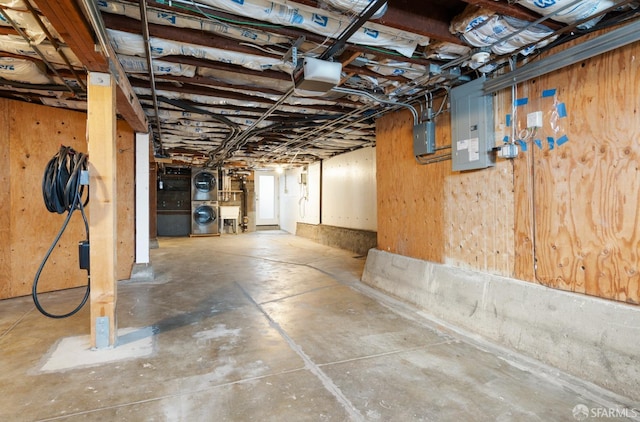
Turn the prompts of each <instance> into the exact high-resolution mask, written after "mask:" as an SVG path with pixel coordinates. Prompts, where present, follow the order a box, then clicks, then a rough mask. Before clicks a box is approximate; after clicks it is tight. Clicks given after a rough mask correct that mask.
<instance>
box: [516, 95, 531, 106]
mask: <svg viewBox="0 0 640 422" xmlns="http://www.w3.org/2000/svg"><path fill="white" fill-rule="evenodd" d="M528 102H529V98H527V97H524V98H518V99H517V100H516V101H515V102H514V104H515V106H516V107H520V106H523V105H526V104H527V103H528Z"/></svg>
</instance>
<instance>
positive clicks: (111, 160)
mask: <svg viewBox="0 0 640 422" xmlns="http://www.w3.org/2000/svg"><path fill="white" fill-rule="evenodd" d="M87 114H88V121H87V136H88V141H89V147H88V150H89V191H90V195H91V197H90V201H89V212H90V215H89V217H90V224H89V242H90V245H91V247H90V260H91V262H90V265H91V296H90V301H91V347H93V348H97V349H102V348H106V347H113V346H115V343H116V338H117V324H116V299H117V291H116V265H117V262H116V256H117V254H116V245H117V231H116V228H117V213H116V211H117V204H116V200H117V195H116V88H115V82H114V80H113V77H112V76H111V75H109V74H107V73H98V72H90V73H89V84H88V113H87Z"/></svg>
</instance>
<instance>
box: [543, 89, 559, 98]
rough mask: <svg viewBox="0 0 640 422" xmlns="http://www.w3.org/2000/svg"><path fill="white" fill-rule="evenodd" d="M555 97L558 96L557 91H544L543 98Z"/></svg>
mask: <svg viewBox="0 0 640 422" xmlns="http://www.w3.org/2000/svg"><path fill="white" fill-rule="evenodd" d="M554 95H556V89H555V88H554V89H545V90H544V91H542V98H546V97H553V96H554Z"/></svg>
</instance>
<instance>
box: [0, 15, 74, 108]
mask: <svg viewBox="0 0 640 422" xmlns="http://www.w3.org/2000/svg"><path fill="white" fill-rule="evenodd" d="M0 15H2V17H3V19H4V20H6V21H7V22H9V24H10V25H11V26H12V27H13V29H15V30H16V32H17V33H18V34H19V35H20V36H21V37H22V38H24V40H25V41H27V42H28V43H29V47H31V48H32V49H33V51H35V52H36V54H37V55H38V56H39V57H40V59H41V60H42V61H43V62H44V64H45V65H47V67H48V68H49V70H51V72H53V74H54V75H56V76H57V77H58V78H60V80H61V81H62V83H63V84H64V86H65V87H67V89H68V90H69V92H71V93H72V94H73V95H74V96H75V95H76V91H75V90H74V89H73V87H72V86H71V85H69V84H68V83H67V82H66V81H65V80H64V78H63V77H62V76H60V73H58V70H56V68H55V67H54V66H53V64H51V62H49V60H47V58H46V57H45V55H44V54H42V51H40V49H39V48H38V46H37V45H36V44H35V43H34V42H33V41H31V38H29V36H28V35H27V34H26V33H25V32H24V31H23V30H22V28H20V26H19V25H18V24H17V23H16V22H15V21H14V20H13V19H11V16H9V15H8V14H7V12H5V10H4V9H2V8H0Z"/></svg>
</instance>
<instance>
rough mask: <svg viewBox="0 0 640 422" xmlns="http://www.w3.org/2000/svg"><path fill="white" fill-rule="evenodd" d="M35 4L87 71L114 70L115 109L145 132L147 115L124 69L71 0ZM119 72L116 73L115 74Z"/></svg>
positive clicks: (45, 0) (48, 0)
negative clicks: (98, 42)
mask: <svg viewBox="0 0 640 422" xmlns="http://www.w3.org/2000/svg"><path fill="white" fill-rule="evenodd" d="M33 1H34V3H35V4H36V6H37V8H38V9H39V10H40V11H41V12H42V13H43V14H44V15H45V16H47V18H48V19H49V21H50V22H51V24H52V25H53V26H54V28H56V30H57V31H58V33H59V34H60V36H61V37H62V38H63V39H64V40H65V42H66V44H67V46H69V48H71V50H72V51H73V52H74V54H75V55H76V56H78V57H82V62H83V64H84V66H85V67H86V69H87V70H88V71H91V72H104V73H113V71H114V70H115V71H116V73H117V74H116V82H117V93H116V104H117V105H116V107H117V110H118V113H120V115H122V117H123V118H124V119H125V120H126V121H127V122H128V123H129V125H130V126H131V127H132V128H133V129H134V130H135V131H137V132H142V133H146V132H148V130H149V129H148V122H147V117H146V116H145V114H144V111H143V110H142V106H141V105H140V102H139V101H138V98H137V97H136V94H135V93H134V92H133V89H132V88H131V85H130V84H129V80H128V79H127V78H126V76H125V72H124V70H122V67H121V66H120V63H118V61H117V59H116V55H115V53H114V52H113V50H111V51H110V52H109V53H108V55H107V56H108V57H111V58H113V59H109V58H108V57H105V55H103V53H102V52H101V51H99V49H98V48H96V43H95V42H94V36H93V29H92V28H91V26H90V25H89V23H88V22H87V19H86V18H85V16H84V14H83V13H82V11H81V10H80V8H79V7H78V5H77V3H76V2H75V1H74V0H33ZM118 76H119V77H118Z"/></svg>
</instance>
